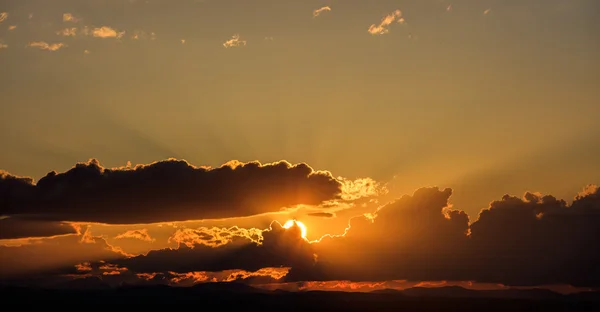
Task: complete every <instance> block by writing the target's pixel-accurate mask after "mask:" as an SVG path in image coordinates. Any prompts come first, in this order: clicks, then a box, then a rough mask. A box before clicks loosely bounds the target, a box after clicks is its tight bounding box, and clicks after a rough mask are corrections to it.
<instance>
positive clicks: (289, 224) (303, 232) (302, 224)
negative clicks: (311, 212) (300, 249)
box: [283, 220, 306, 238]
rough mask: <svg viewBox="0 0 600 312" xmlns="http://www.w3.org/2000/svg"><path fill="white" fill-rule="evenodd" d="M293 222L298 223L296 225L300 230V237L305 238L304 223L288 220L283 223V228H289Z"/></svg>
mask: <svg viewBox="0 0 600 312" xmlns="http://www.w3.org/2000/svg"><path fill="white" fill-rule="evenodd" d="M294 222H295V223H296V225H298V227H299V228H300V231H301V232H302V238H306V225H304V223H302V222H300V221H296V220H288V221H287V222H286V223H285V224H284V225H283V228H284V229H289V228H291V227H292V226H293V225H294Z"/></svg>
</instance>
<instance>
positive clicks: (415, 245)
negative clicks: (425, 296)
mask: <svg viewBox="0 0 600 312" xmlns="http://www.w3.org/2000/svg"><path fill="white" fill-rule="evenodd" d="M451 194H452V191H451V190H450V189H444V190H439V189H437V188H422V189H419V190H417V191H416V192H415V193H414V195H412V196H404V197H402V198H400V199H399V200H397V201H395V202H392V203H390V204H387V205H385V206H383V207H381V208H380V209H378V210H377V212H376V213H375V214H374V215H373V216H370V217H356V218H353V219H351V222H350V226H349V228H348V229H347V230H346V232H345V234H344V235H337V236H327V237H324V238H322V239H321V240H320V242H318V243H315V244H313V247H314V248H315V253H316V254H317V255H318V262H317V264H316V265H315V266H314V268H313V269H314V271H313V272H318V273H314V274H307V272H304V274H296V273H295V272H294V269H293V268H292V270H291V271H290V275H289V276H288V278H292V279H296V280H320V279H325V280H326V279H334V280H346V279H347V280H353V281H379V280H390V279H407V280H413V281H414V280H417V281H418V280H420V281H423V280H429V281H435V280H463V281H465V280H466V281H475V282H482V283H500V284H504V285H510V286H534V285H554V284H569V285H573V286H581V287H598V286H600V274H598V272H599V271H598V270H599V268H598V266H597V263H598V261H600V248H598V243H597V242H596V240H594V239H591V238H592V237H600V190H599V188H597V187H595V186H590V187H587V188H586V190H585V191H584V192H582V193H581V194H580V195H578V196H577V197H576V198H575V200H574V201H573V203H572V204H571V205H568V204H567V203H566V202H565V201H564V200H558V199H556V198H555V197H553V196H542V195H541V194H537V193H529V192H528V193H526V194H525V195H524V196H523V197H522V198H518V197H513V196H508V195H506V196H504V197H503V198H502V199H501V200H499V201H494V202H492V203H491V204H490V207H489V208H488V209H484V210H482V212H481V213H480V215H479V219H477V221H475V222H473V223H472V224H471V225H470V226H469V217H468V216H467V215H466V214H465V213H464V212H462V211H458V210H452V209H450V208H449V207H450V205H449V198H450V195H451Z"/></svg>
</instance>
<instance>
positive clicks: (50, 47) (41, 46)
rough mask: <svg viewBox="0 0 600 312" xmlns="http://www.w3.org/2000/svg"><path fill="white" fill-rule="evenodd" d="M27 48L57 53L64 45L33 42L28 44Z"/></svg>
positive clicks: (60, 43)
mask: <svg viewBox="0 0 600 312" xmlns="http://www.w3.org/2000/svg"><path fill="white" fill-rule="evenodd" d="M28 46H29V47H32V48H39V49H40V50H46V51H58V50H60V49H61V48H62V47H64V46H65V44H64V43H62V42H59V43H47V42H45V41H33V42H30V43H29V44H28Z"/></svg>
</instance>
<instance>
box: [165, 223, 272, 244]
mask: <svg viewBox="0 0 600 312" xmlns="http://www.w3.org/2000/svg"><path fill="white" fill-rule="evenodd" d="M236 238H245V239H247V240H248V241H249V242H252V243H255V244H260V243H262V240H263V236H262V230H259V229H256V228H251V229H244V228H239V227H237V226H233V227H230V228H219V227H212V228H206V227H201V228H198V229H189V228H182V229H177V231H175V233H173V235H172V236H171V237H169V242H173V243H177V244H178V245H181V244H184V245H186V246H187V247H189V248H194V246H196V245H200V244H201V245H205V246H209V247H219V246H223V245H226V244H229V243H231V242H232V241H233V240H234V239H236Z"/></svg>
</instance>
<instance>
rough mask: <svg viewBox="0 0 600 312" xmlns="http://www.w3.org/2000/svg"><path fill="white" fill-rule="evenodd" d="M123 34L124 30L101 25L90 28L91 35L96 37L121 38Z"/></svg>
mask: <svg viewBox="0 0 600 312" xmlns="http://www.w3.org/2000/svg"><path fill="white" fill-rule="evenodd" d="M124 35H125V32H124V31H118V30H116V29H113V28H111V27H108V26H102V27H98V28H94V29H93V30H92V36H94V37H98V38H117V39H121V38H122V37H123V36H124Z"/></svg>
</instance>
